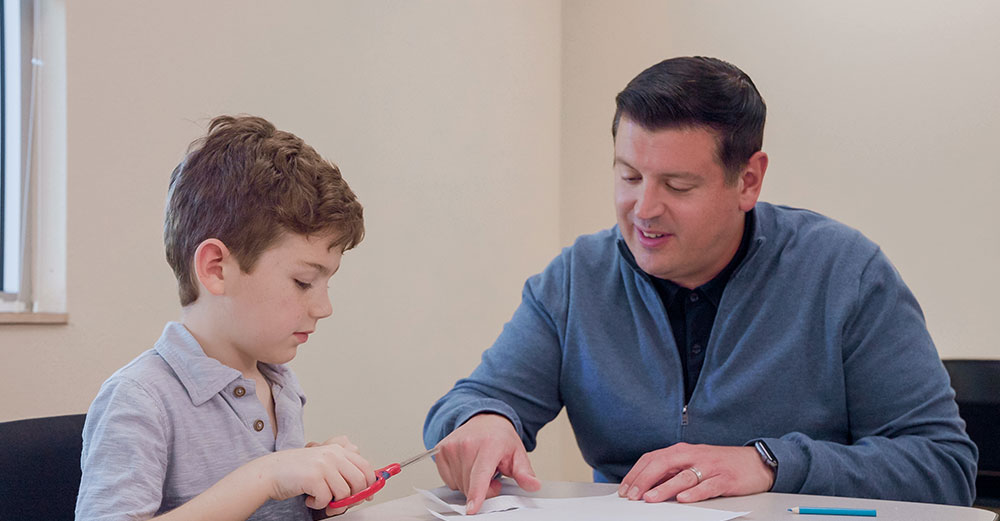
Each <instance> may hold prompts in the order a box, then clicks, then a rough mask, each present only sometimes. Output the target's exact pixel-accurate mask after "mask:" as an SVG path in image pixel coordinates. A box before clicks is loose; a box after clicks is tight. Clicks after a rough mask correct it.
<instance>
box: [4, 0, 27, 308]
mask: <svg viewBox="0 0 1000 521" xmlns="http://www.w3.org/2000/svg"><path fill="white" fill-rule="evenodd" d="M0 30H2V35H3V37H2V39H0V45H2V51H0V60H2V64H3V66H2V67H0V70H2V72H0V209H2V211H0V253H2V255H0V290H2V292H3V297H4V300H5V301H8V302H9V301H12V300H15V298H16V296H17V294H18V290H19V289H20V286H21V251H22V248H21V236H22V234H21V194H22V192H21V181H22V179H21V173H22V166H21V135H22V131H21V105H22V104H21V81H20V80H21V77H22V75H21V62H22V59H21V56H22V53H21V48H22V46H21V6H20V2H19V0H4V2H3V4H2V7H0Z"/></svg>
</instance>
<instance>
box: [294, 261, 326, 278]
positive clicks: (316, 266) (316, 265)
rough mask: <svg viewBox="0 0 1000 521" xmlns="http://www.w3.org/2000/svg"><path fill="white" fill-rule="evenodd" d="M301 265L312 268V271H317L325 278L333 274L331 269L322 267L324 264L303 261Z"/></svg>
mask: <svg viewBox="0 0 1000 521" xmlns="http://www.w3.org/2000/svg"><path fill="white" fill-rule="evenodd" d="M299 264H301V265H303V266H306V267H309V268H312V269H314V270H316V271H317V272H318V273H319V274H320V275H323V276H326V275H330V274H331V273H330V268H327V267H326V266H324V265H322V264H320V263H318V262H308V261H301V262H299Z"/></svg>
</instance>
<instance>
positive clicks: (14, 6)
mask: <svg viewBox="0 0 1000 521" xmlns="http://www.w3.org/2000/svg"><path fill="white" fill-rule="evenodd" d="M63 1H64V0H0V31H2V37H0V46H2V49H0V60H2V65H0V71H2V72H0V323H4V322H65V311H66V296H65V294H66V244H65V243H66V223H65V221H66V209H65V202H66V137H65V136H66V88H65V84H66V83H65V76H66V66H65V54H66V52H65V48H66V43H65V42H66V38H65V32H66V31H65V27H66V25H65V5H64V3H63ZM43 36H44V37H45V38H44V39H43ZM43 50H44V51H45V53H43V52H42V51H43ZM46 60H48V62H49V63H48V64H46ZM43 109H44V110H43Z"/></svg>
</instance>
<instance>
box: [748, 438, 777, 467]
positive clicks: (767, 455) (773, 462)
mask: <svg viewBox="0 0 1000 521" xmlns="http://www.w3.org/2000/svg"><path fill="white" fill-rule="evenodd" d="M753 446H754V447H756V448H757V452H759V453H760V458H761V459H762V460H764V464H766V465H767V466H768V467H771V468H774V469H776V468H778V459H777V458H775V457H774V453H773V452H771V448H770V447H768V446H767V444H766V443H764V442H763V441H761V440H757V441H756V442H754V444H753Z"/></svg>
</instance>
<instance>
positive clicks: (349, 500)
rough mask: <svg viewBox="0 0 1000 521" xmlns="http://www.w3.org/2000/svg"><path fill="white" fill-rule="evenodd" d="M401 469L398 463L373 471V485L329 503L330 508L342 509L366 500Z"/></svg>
mask: <svg viewBox="0 0 1000 521" xmlns="http://www.w3.org/2000/svg"><path fill="white" fill-rule="evenodd" d="M401 469H402V468H401V467H400V466H399V463H393V464H391V465H386V466H385V467H382V468H380V469H378V470H376V471H375V483H372V484H371V485H370V486H369V487H367V488H365V489H364V490H362V491H361V492H358V493H357V494H354V495H353V496H347V497H345V498H344V499H338V500H337V501H331V502H330V508H344V507H346V506H348V505H353V504H355V503H357V502H358V501H361V500H362V499H368V498H369V497H371V496H372V495H373V494H375V493H376V492H378V491H379V490H382V487H384V486H385V480H387V479H389V478H391V477H392V476H395V475H396V474H399V471H400V470H401Z"/></svg>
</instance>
